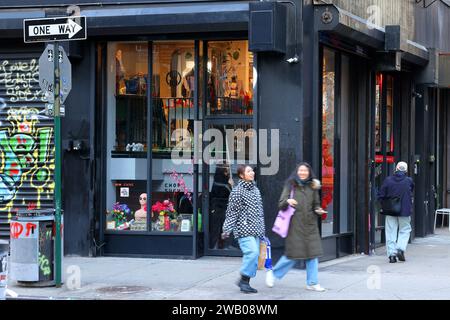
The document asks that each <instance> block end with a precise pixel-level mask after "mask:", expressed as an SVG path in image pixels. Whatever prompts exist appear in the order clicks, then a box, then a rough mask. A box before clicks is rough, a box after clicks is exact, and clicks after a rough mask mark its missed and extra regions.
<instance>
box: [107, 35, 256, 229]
mask: <svg viewBox="0 0 450 320" xmlns="http://www.w3.org/2000/svg"><path fill="white" fill-rule="evenodd" d="M205 43H206V42H205ZM202 46H203V42H200V43H199V48H198V51H196V50H195V49H196V48H195V42H194V41H192V40H183V41H154V42H150V43H149V42H144V41H135V42H110V43H108V50H107V52H108V58H107V64H108V69H107V72H108V74H107V77H108V81H107V86H108V89H107V116H106V117H107V146H106V151H107V155H108V157H107V178H106V207H107V208H106V209H107V218H106V230H108V231H109V232H115V231H118V230H120V231H127V232H128V231H129V232H139V231H146V232H180V233H183V232H192V231H193V229H194V228H193V220H194V205H193V203H194V197H197V201H198V203H199V204H200V203H201V198H200V196H201V194H200V193H199V194H197V195H194V180H195V179H194V172H193V171H194V166H193V154H194V153H193V147H194V124H195V119H196V116H195V114H194V110H195V108H194V106H195V101H194V97H197V96H198V101H199V115H198V117H199V118H202V114H204V115H209V116H213V115H222V114H240V115H252V114H253V104H252V99H253V55H252V54H251V53H250V52H249V51H248V42H247V41H214V42H207V48H206V50H204V51H205V52H206V53H207V54H208V58H207V59H205V60H206V61H207V65H205V66H202V65H200V66H196V65H195V62H196V61H200V62H201V61H202V57H201V56H200V57H199V59H198V60H197V59H196V58H195V54H196V52H199V53H203V47H202ZM149 63H151V64H152V65H151V68H150V69H151V70H152V74H151V75H149V74H148V73H149V71H148V70H149ZM197 67H200V68H199V70H198V71H199V72H196V68H197ZM196 74H198V75H199V79H198V81H197V79H196V78H195V76H196ZM197 82H198V85H197ZM150 87H151V88H150ZM203 88H206V91H204V90H202V89H203ZM148 90H151V91H150V93H149V92H148ZM195 90H199V94H198V95H197V94H196V92H195ZM148 93H149V94H148ZM147 96H149V97H150V99H151V101H150V102H149V101H147V99H148V98H147ZM203 104H204V105H203ZM148 110H152V111H151V115H150V116H151V119H149V118H148V117H149V114H148ZM149 124H151V129H149ZM148 130H151V132H149V131H148ZM148 136H151V137H152V138H151V139H152V141H148V138H147V137H148ZM180 147H181V149H182V153H183V159H182V160H181V162H180V160H177V161H178V162H174V161H173V160H174V159H173V153H174V152H177V151H179V149H180ZM243 150H245V146H244V145H240V144H239V143H237V145H236V146H235V151H236V152H238V153H239V152H241V151H242V152H243ZM215 152H220V150H215ZM242 152H241V153H242ZM149 154H151V160H150V159H148V156H147V155H149ZM230 156H231V155H230ZM245 159H246V158H245ZM149 168H151V172H148V170H149ZM199 182H200V179H199ZM198 190H202V186H201V185H199V186H198ZM198 215H199V216H198V223H199V227H200V228H201V224H202V223H201V220H202V218H201V211H200V210H199V212H198ZM200 231H201V230H200Z"/></svg>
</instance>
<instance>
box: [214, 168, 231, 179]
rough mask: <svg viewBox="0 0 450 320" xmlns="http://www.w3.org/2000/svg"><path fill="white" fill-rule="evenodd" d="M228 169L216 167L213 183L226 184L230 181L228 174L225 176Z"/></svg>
mask: <svg viewBox="0 0 450 320" xmlns="http://www.w3.org/2000/svg"><path fill="white" fill-rule="evenodd" d="M227 170H228V167H225V166H217V167H216V173H215V174H214V182H217V183H227V182H228V179H230V176H229V173H228V174H227Z"/></svg>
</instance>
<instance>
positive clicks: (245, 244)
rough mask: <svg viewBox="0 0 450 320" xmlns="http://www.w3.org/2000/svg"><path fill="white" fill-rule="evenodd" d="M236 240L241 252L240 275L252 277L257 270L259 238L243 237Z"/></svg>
mask: <svg viewBox="0 0 450 320" xmlns="http://www.w3.org/2000/svg"><path fill="white" fill-rule="evenodd" d="M238 241H239V247H241V250H242V253H243V256H242V267H241V275H243V276H247V277H250V278H254V277H255V276H256V270H258V258H259V238H257V237H245V238H239V240H238Z"/></svg>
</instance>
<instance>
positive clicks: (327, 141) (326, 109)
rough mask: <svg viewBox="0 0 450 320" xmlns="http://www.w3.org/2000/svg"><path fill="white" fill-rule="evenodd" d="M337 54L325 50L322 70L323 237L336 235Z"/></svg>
mask: <svg viewBox="0 0 450 320" xmlns="http://www.w3.org/2000/svg"><path fill="white" fill-rule="evenodd" d="M335 66H336V53H335V52H334V51H332V50H329V49H326V48H324V50H323V69H322V184H323V187H322V208H324V209H325V210H326V211H328V214H327V216H326V219H323V220H322V236H324V237H326V236H329V235H332V234H333V233H334V231H333V230H334V228H333V222H334V209H335V208H334V206H333V193H334V173H335V170H334V162H335V157H334V141H335V135H334V133H335V89H336V86H335V82H336V72H335V69H336V68H335Z"/></svg>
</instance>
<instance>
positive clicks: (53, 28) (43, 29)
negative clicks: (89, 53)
mask: <svg viewBox="0 0 450 320" xmlns="http://www.w3.org/2000/svg"><path fill="white" fill-rule="evenodd" d="M23 31H24V40H25V42H26V43H28V42H48V41H67V40H84V39H86V17H61V18H48V19H25V20H24V21H23Z"/></svg>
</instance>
